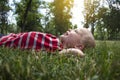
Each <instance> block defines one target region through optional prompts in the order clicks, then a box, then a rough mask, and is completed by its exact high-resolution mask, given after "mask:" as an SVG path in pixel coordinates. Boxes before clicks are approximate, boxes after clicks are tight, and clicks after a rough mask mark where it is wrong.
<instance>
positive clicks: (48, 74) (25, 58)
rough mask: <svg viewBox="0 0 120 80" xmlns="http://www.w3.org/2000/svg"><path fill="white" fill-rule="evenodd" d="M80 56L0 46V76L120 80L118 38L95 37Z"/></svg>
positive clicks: (21, 79)
mask: <svg viewBox="0 0 120 80" xmlns="http://www.w3.org/2000/svg"><path fill="white" fill-rule="evenodd" d="M96 43H97V45H96V48H95V49H86V50H85V52H84V53H85V54H86V56H85V57H84V58H80V57H75V56H70V55H69V56H67V55H62V56H61V55H58V53H57V52H56V54H55V55H53V54H49V53H47V54H46V53H45V52H44V53H43V52H38V53H35V52H31V51H21V50H19V49H8V48H3V47H1V48H0V80H120V41H96Z"/></svg>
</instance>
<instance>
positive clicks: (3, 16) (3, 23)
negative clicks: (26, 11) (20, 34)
mask: <svg viewBox="0 0 120 80" xmlns="http://www.w3.org/2000/svg"><path fill="white" fill-rule="evenodd" d="M10 10H11V8H10V6H9V1H8V0H0V33H2V34H5V33H7V27H8V19H7V18H8V16H9V15H8V12H9V11H10Z"/></svg>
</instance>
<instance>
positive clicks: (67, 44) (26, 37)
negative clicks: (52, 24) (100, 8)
mask: <svg viewBox="0 0 120 80" xmlns="http://www.w3.org/2000/svg"><path fill="white" fill-rule="evenodd" d="M2 45H4V46H6V47H10V48H21V49H31V50H36V51H42V50H45V51H48V52H51V53H52V52H54V51H59V54H63V53H65V54H68V53H72V54H74V55H79V56H81V57H83V56H84V53H83V52H82V51H83V49H85V48H87V47H95V40H94V37H93V35H92V34H91V32H90V31H89V30H88V29H86V28H81V29H73V30H69V31H67V32H66V33H64V34H63V35H61V36H60V37H59V38H57V37H55V36H54V35H51V34H48V33H41V32H33V31H32V32H24V33H18V34H14V33H11V34H9V35H6V36H2V37H1V38H0V46H2Z"/></svg>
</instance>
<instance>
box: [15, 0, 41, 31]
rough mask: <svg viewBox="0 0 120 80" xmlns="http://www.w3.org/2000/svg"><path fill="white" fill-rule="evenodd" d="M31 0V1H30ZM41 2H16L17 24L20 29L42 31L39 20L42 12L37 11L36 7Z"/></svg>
mask: <svg viewBox="0 0 120 80" xmlns="http://www.w3.org/2000/svg"><path fill="white" fill-rule="evenodd" d="M30 1H31V3H30ZM40 4H41V2H40V1H39V0H21V2H19V3H16V2H15V6H16V12H15V14H17V15H18V16H17V17H16V20H17V25H18V26H19V27H20V28H21V31H42V25H41V23H40V20H41V18H42V14H41V13H39V11H38V8H39V6H40Z"/></svg>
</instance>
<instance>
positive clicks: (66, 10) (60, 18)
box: [51, 0, 73, 35]
mask: <svg viewBox="0 0 120 80" xmlns="http://www.w3.org/2000/svg"><path fill="white" fill-rule="evenodd" d="M72 6H73V0H54V1H53V3H52V7H51V11H52V13H53V16H54V18H53V19H54V23H55V29H56V35H59V34H62V33H64V32H65V31H67V30H68V29H70V28H72V23H71V22H70V19H71V17H72V14H71V11H70V10H71V8H72ZM58 32H59V33H58Z"/></svg>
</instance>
